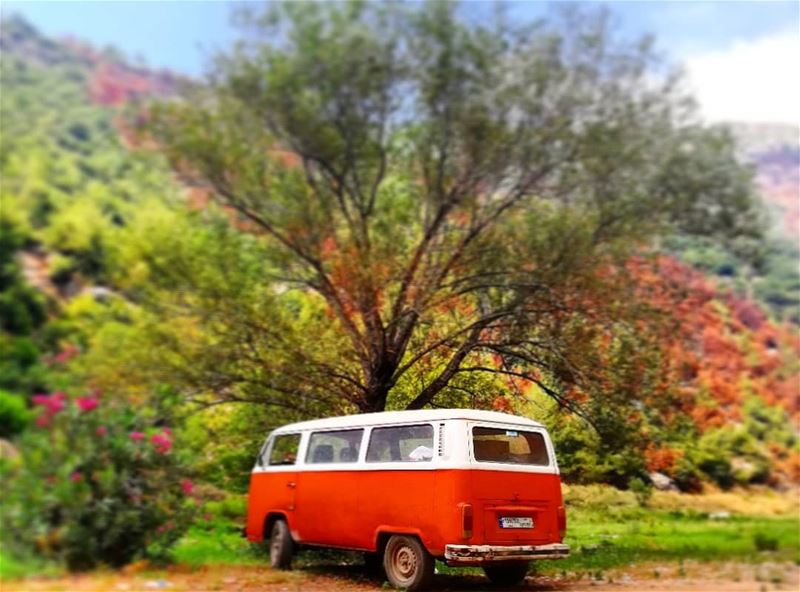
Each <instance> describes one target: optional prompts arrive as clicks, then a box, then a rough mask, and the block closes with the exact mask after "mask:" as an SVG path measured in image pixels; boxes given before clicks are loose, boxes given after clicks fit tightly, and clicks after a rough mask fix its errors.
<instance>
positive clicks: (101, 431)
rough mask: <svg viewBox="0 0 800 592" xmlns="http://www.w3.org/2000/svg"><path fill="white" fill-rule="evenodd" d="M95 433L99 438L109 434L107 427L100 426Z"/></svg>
mask: <svg viewBox="0 0 800 592" xmlns="http://www.w3.org/2000/svg"><path fill="white" fill-rule="evenodd" d="M95 433H96V434H97V435H98V436H105V435H106V434H107V433H108V428H107V427H106V426H98V427H97V429H96V430H95Z"/></svg>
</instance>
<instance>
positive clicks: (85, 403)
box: [75, 397, 100, 412]
mask: <svg viewBox="0 0 800 592" xmlns="http://www.w3.org/2000/svg"><path fill="white" fill-rule="evenodd" d="M75 404H76V405H78V408H79V409H80V410H81V411H83V412H87V411H91V410H92V409H94V408H95V407H97V406H98V405H99V404H100V401H98V400H97V399H92V398H90V397H78V398H77V399H75Z"/></svg>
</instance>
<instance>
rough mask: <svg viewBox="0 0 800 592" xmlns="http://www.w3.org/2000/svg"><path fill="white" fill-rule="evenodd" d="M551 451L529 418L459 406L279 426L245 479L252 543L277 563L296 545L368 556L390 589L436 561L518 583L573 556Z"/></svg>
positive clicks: (418, 582)
mask: <svg viewBox="0 0 800 592" xmlns="http://www.w3.org/2000/svg"><path fill="white" fill-rule="evenodd" d="M565 531H566V514H565V512H564V504H563V501H562V497H561V481H560V479H559V472H558V465H557V463H556V457H555V452H554V450H553V445H552V443H551V441H550V438H549V437H548V434H547V431H546V430H545V428H544V426H542V425H541V424H540V423H537V422H535V421H532V420H530V419H526V418H522V417H517V416H514V415H507V414H504V413H495V412H491V411H475V410H463V409H440V410H421V411H396V412H385V413H369V414H364V415H352V416H346V417H333V418H329V419H320V420H315V421H307V422H302V423H295V424H291V425H287V426H283V427H281V428H279V429H277V430H275V431H274V432H272V433H271V434H270V435H269V438H267V441H266V443H265V444H264V446H263V448H262V450H261V453H260V455H259V457H258V460H257V462H256V465H255V467H254V468H253V472H252V476H251V479H250V494H249V501H248V515H247V527H246V529H245V534H246V536H247V538H248V539H249V540H250V541H254V542H255V541H263V540H265V539H268V540H269V541H270V560H271V563H272V565H273V566H274V567H278V568H287V567H289V565H290V563H291V558H292V553H293V551H294V549H296V548H297V546H298V545H302V546H305V545H311V546H320V547H332V548H338V549H350V550H358V551H364V552H365V553H366V558H367V561H368V562H372V563H374V564H376V565H377V564H378V562H379V561H381V560H382V564H383V568H384V570H385V572H386V577H387V579H388V580H389V582H390V583H391V584H392V585H394V586H396V587H398V588H406V589H409V590H413V589H419V588H421V587H423V586H424V585H426V584H427V583H428V582H429V581H430V579H431V577H432V575H433V570H434V559H440V560H442V561H445V562H446V563H447V564H448V565H464V566H466V565H472V566H474V565H479V566H482V567H483V569H484V571H485V572H486V574H487V575H488V576H489V578H490V579H491V580H492V581H494V582H497V583H503V584H513V583H517V582H520V581H522V580H523V579H524V578H525V574H526V573H527V571H528V562H529V561H530V560H533V559H557V558H561V557H566V556H567V555H568V554H569V547H568V546H567V545H565V544H563V542H562V541H563V539H564V534H565Z"/></svg>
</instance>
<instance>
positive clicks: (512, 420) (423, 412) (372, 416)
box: [276, 409, 543, 432]
mask: <svg viewBox="0 0 800 592" xmlns="http://www.w3.org/2000/svg"><path fill="white" fill-rule="evenodd" d="M446 419H466V420H469V421H486V422H495V423H504V424H516V425H520V426H529V427H543V426H542V424H541V423H539V422H537V421H534V420H532V419H528V418H527V417H520V416H518V415H511V414H509V413H498V412H497V411H480V410H477V409H419V410H414V411H383V412H381V413H361V414H355V415H343V416H340V417H327V418H325V419H313V420H311V421H301V422H299V423H292V424H288V425H285V426H282V427H280V428H278V430H276V431H281V432H292V431H298V430H321V429H330V428H352V427H362V426H374V425H387V424H396V423H413V422H427V421H443V420H446Z"/></svg>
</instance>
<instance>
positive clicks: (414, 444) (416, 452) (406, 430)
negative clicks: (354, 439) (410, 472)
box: [367, 424, 433, 462]
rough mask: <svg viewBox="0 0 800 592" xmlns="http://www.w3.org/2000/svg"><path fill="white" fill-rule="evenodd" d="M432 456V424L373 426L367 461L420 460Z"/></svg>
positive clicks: (425, 459)
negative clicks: (393, 426) (390, 426)
mask: <svg viewBox="0 0 800 592" xmlns="http://www.w3.org/2000/svg"><path fill="white" fill-rule="evenodd" d="M432 458H433V426H432V425H429V424H425V425H414V426H398V427H396V428H375V429H373V430H372V434H370V437H369V448H367V462H420V461H427V460H431V459H432Z"/></svg>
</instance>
